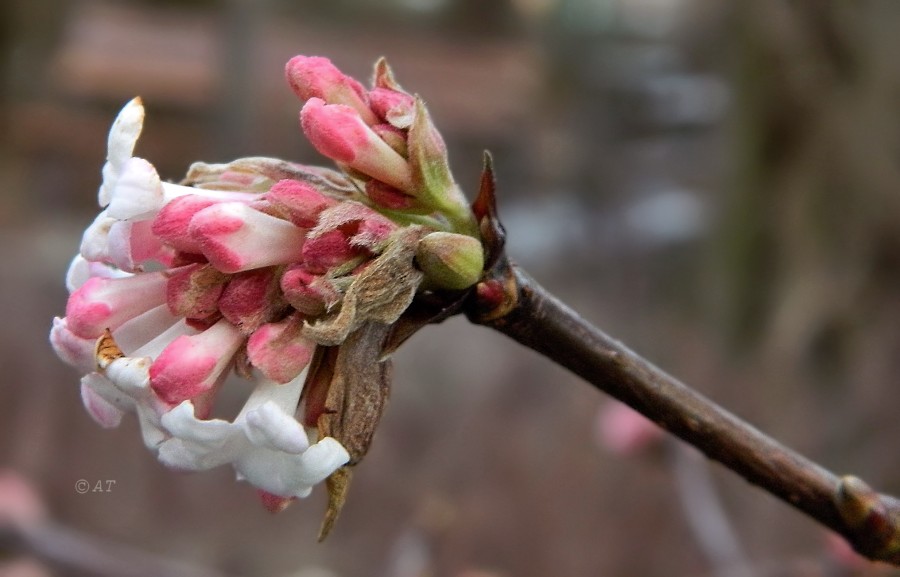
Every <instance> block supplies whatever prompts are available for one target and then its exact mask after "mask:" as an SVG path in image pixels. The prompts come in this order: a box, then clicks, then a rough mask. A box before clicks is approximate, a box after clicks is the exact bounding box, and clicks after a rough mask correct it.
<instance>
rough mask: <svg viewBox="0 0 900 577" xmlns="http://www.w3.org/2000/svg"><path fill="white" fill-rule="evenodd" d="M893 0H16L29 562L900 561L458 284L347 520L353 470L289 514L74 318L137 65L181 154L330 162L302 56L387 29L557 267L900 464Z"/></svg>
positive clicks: (818, 449) (5, 238)
mask: <svg viewBox="0 0 900 577" xmlns="http://www.w3.org/2000/svg"><path fill="white" fill-rule="evenodd" d="M898 26H900V3H897V2H896V1H894V0H867V1H859V2H853V3H847V2H841V1H839V0H793V1H787V0H741V1H735V2H727V1H725V0H494V1H491V2H483V1H479V0H332V1H330V2H313V1H303V0H193V1H189V0H183V1H177V0H168V1H149V0H147V1H137V0H129V1H124V0H123V1H118V2H112V1H106V2H103V1H100V0H68V1H66V0H6V1H4V2H3V3H0V55H2V60H0V66H2V69H0V73H2V78H3V82H2V92H0V191H2V193H0V239H2V242H0V255H2V262H3V263H5V264H4V265H3V266H2V267H0V303H2V305H0V311H2V315H3V317H2V319H3V321H2V324H0V374H2V378H0V575H3V576H13V575H17V576H22V575H31V576H41V575H60V576H68V575H75V576H81V575H132V574H133V575H153V574H156V575H197V576H200V575H210V576H212V575H233V576H237V575H243V576H248V577H256V576H263V577H269V576H272V577H282V576H284V577H288V576H291V577H345V576H346V577H355V576H384V577H425V576H436V577H437V576H450V577H513V576H515V577H545V576H550V575H554V576H556V575H559V576H576V577H578V576H595V575H611V576H612V575H635V576H666V577H670V576H681V575H700V576H705V575H710V576H722V577H744V576H747V577H749V576H801V575H802V576H816V575H828V576H835V575H838V576H839V575H889V574H898V573H897V572H896V571H892V570H891V569H890V568H888V567H885V566H877V565H871V564H868V563H865V562H861V561H860V560H859V559H856V558H854V557H853V555H852V554H850V553H848V551H847V550H846V549H845V548H844V547H843V546H842V544H841V542H840V540H836V539H834V538H832V537H831V536H829V535H828V534H827V533H826V532H825V531H824V530H823V529H821V528H820V527H818V526H817V525H815V524H814V523H813V522H811V521H810V520H808V519H806V518H805V517H803V516H802V515H801V514H799V513H797V512H795V511H793V510H792V509H789V508H788V507H786V506H785V505H783V504H781V503H780V502H777V501H775V499H774V498H772V497H769V496H768V495H766V494H764V493H762V492H761V491H759V490H757V489H755V488H753V487H750V486H749V485H747V484H746V483H745V482H743V481H742V480H740V479H739V478H737V477H736V476H734V475H732V474H731V473H730V472H728V471H725V470H724V469H722V468H721V467H719V466H717V465H712V466H709V465H706V464H705V463H704V461H703V460H702V459H698V458H696V455H694V454H693V453H691V452H690V451H687V450H685V449H684V448H683V447H681V446H680V445H679V444H678V443H675V442H672V441H671V440H666V439H664V438H659V437H658V436H657V435H655V434H654V433H653V430H652V428H650V429H648V428H647V427H646V426H645V424H644V423H642V422H641V421H640V420H639V419H637V418H635V417H634V415H632V414H629V413H628V412H627V411H623V410H622V409H621V408H620V407H618V406H617V405H615V404H614V403H612V402H611V401H610V400H609V399H608V398H606V397H605V396H603V395H602V394H599V393H598V392H597V391H595V390H593V389H592V388H590V387H589V386H587V385H585V384H584V383H582V382H580V381H579V380H578V379H576V378H574V377H573V376H571V375H569V374H567V373H566V372H565V371H563V370H562V369H559V368H557V367H555V366H554V365H552V364H551V363H550V362H548V361H546V360H544V359H541V358H539V357H537V356H536V355H534V354H532V353H530V352H529V351H527V350H525V349H522V348H520V347H519V346H517V345H515V344H514V343H512V342H508V341H507V340H505V338H504V337H502V336H501V335H499V334H493V333H491V332H490V331H488V330H485V329H483V328H477V327H473V326H470V325H468V324H467V323H466V322H465V321H464V320H462V319H453V320H450V321H448V322H446V323H444V324H443V325H440V326H435V327H429V328H427V329H425V330H424V331H422V332H421V333H419V334H418V335H416V337H415V338H414V339H412V341H411V342H409V343H408V344H407V345H405V346H404V347H403V349H402V350H401V351H400V352H399V353H398V354H397V355H396V370H395V383H394V390H393V396H392V401H391V404H390V406H389V408H388V411H387V414H386V416H385V418H384V421H383V424H382V426H381V428H380V430H379V432H378V435H377V438H376V442H375V444H374V447H373V449H372V451H371V452H370V453H369V455H368V457H367V459H366V460H365V462H364V463H363V464H362V465H361V466H359V467H358V468H357V472H356V475H355V481H354V484H355V486H354V487H353V490H352V492H351V495H350V499H349V502H348V504H347V507H346V509H345V510H344V513H343V515H342V518H341V519H340V522H339V523H338V525H337V528H336V530H335V531H334V532H333V534H332V535H331V536H330V537H329V539H328V540H327V541H326V542H325V543H324V544H317V543H316V542H315V536H316V532H317V528H318V523H319V521H320V515H321V513H322V512H323V510H324V507H325V499H324V494H323V493H324V492H323V491H322V490H318V491H317V492H316V493H314V495H313V496H312V497H311V498H309V499H307V500H305V501H300V502H297V503H295V504H294V505H293V506H292V507H290V508H289V509H288V510H287V511H285V512H283V513H281V514H279V515H276V516H272V515H270V514H269V513H267V512H266V511H265V510H263V508H262V507H261V506H259V503H258V501H257V499H256V497H255V494H254V491H253V490H252V489H251V488H250V487H248V486H246V485H243V484H239V483H236V482H234V479H233V474H232V473H231V471H230V469H225V468H223V469H221V470H216V471H212V472H209V473H204V474H195V475H182V474H176V473H173V472H171V471H168V470H166V469H164V468H163V467H162V466H161V465H159V464H158V463H157V462H156V461H155V459H154V457H153V456H152V455H151V454H149V453H148V452H147V451H146V450H145V449H144V447H143V445H142V442H141V439H140V436H139V433H138V431H137V426H136V424H135V423H134V421H133V420H127V421H126V422H125V423H123V425H122V427H121V428H120V429H119V430H114V431H104V430H101V429H100V427H98V426H97V425H96V424H95V423H94V422H93V421H91V419H90V417H89V416H88V415H87V413H86V412H85V411H84V410H83V409H82V407H81V402H80V398H79V392H78V386H77V385H78V377H77V375H76V374H75V372H74V371H73V370H71V369H70V368H69V367H67V366H65V365H64V364H63V363H62V362H60V361H58V360H57V359H56V357H55V355H54V354H53V352H52V351H51V349H50V347H49V345H48V343H47V332H48V330H49V327H50V321H51V318H52V317H53V316H54V315H61V314H63V311H64V306H65V300H66V292H65V289H64V287H63V276H64V272H65V269H66V266H67V263H68V261H69V259H70V258H71V256H72V255H73V254H74V252H75V251H76V249H77V246H78V243H79V240H80V237H81V231H82V230H83V229H84V227H85V226H86V225H87V224H88V223H90V222H91V220H92V219H93V217H94V215H95V214H96V212H97V207H96V204H95V203H96V195H95V193H96V189H97V187H98V185H99V182H100V168H101V166H102V163H103V160H104V157H105V152H106V150H105V148H106V142H105V141H106V135H107V131H108V127H109V125H110V123H111V121H112V119H113V118H114V115H115V113H116V111H117V110H118V109H119V108H120V107H121V106H122V105H123V104H124V103H125V102H126V101H127V100H128V99H130V98H131V97H133V96H135V95H140V96H142V97H143V99H144V102H145V104H146V106H147V113H148V117H147V121H146V124H145V130H144V135H143V137H142V139H141V141H140V143H139V144H138V149H137V154H138V155H140V156H143V157H145V158H148V159H149V160H151V161H152V162H153V163H154V164H155V165H156V166H157V167H158V169H159V171H160V173H161V174H162V175H163V177H165V178H169V179H171V180H178V179H179V178H180V176H181V175H182V174H183V173H184V171H185V169H186V168H187V166H188V165H189V164H190V163H191V162H192V161H194V160H205V161H210V162H221V161H226V160H230V159H232V158H236V157H239V156H256V155H270V156H277V157H283V158H286V159H291V160H298V161H302V162H307V163H320V162H321V163H324V162H325V161H324V160H323V159H321V158H320V157H318V155H317V154H316V153H315V151H313V150H312V148H311V147H310V146H309V145H308V144H307V143H306V142H305V141H304V139H303V137H302V135H301V133H300V131H299V129H298V126H297V112H298V110H299V104H298V102H296V101H295V99H294V97H293V95H292V93H291V92H290V90H289V89H288V88H287V86H286V84H285V82H284V80H283V76H282V70H283V65H284V63H285V62H286V61H287V59H288V58H289V57H290V56H292V55H294V54H300V53H303V54H309V55H324V56H328V57H330V58H331V59H332V60H333V61H334V62H335V63H336V64H337V65H338V66H339V67H341V68H342V69H343V70H344V71H345V72H348V73H351V74H353V75H356V76H357V77H360V78H368V77H369V74H370V71H371V65H372V63H373V62H374V60H375V59H376V58H377V57H378V56H381V55H384V56H386V57H387V58H388V59H389V61H390V63H391V64H392V65H393V67H394V70H395V73H396V74H397V77H398V79H399V81H400V82H401V83H402V84H403V85H404V86H405V87H406V88H407V89H408V90H410V91H412V92H417V93H420V94H421V95H422V96H423V97H424V98H425V99H426V101H427V102H428V104H429V107H430V109H431V112H432V115H433V116H434V118H435V121H436V123H437V124H438V126H439V127H440V128H441V129H442V130H443V133H444V135H445V137H446V139H447V141H448V145H449V148H450V151H451V163H452V165H453V168H454V171H455V174H456V176H457V179H458V181H459V182H460V183H461V184H462V185H463V187H464V188H466V189H467V190H468V191H469V192H470V194H471V192H472V191H474V189H475V187H476V185H477V179H478V173H479V170H480V165H481V154H482V151H483V150H484V149H490V150H491V151H492V152H493V154H494V158H495V166H496V170H497V173H498V178H499V195H500V203H501V216H503V217H504V220H505V223H506V225H507V228H508V230H509V236H510V248H509V250H510V253H511V254H512V256H513V257H514V258H515V259H516V260H518V261H519V262H520V263H522V264H523V265H524V266H525V267H526V268H527V269H528V270H529V271H530V272H531V273H532V274H533V275H534V276H536V277H537V278H538V279H539V281H540V282H541V283H543V284H544V285H545V286H547V287H548V288H549V289H550V290H552V291H553V292H555V293H556V294H557V295H558V296H560V297H561V298H562V299H563V300H565V301H566V302H568V303H569V304H570V305H572V306H573V307H574V308H575V309H576V310H578V311H580V312H581V313H582V314H583V315H584V316H585V317H586V318H588V319H590V320H591V321H592V322H594V323H596V324H597V325H598V326H600V327H601V328H603V329H604V330H606V331H607V332H609V333H611V334H612V335H614V336H616V337H617V338H620V339H621V340H623V341H624V342H626V343H628V345H629V346H630V347H631V348H633V349H634V350H636V351H638V352H640V353H641V354H643V355H644V356H646V357H647V358H649V359H651V360H653V361H654V362H655V363H657V364H659V365H660V366H661V367H663V368H664V369H666V370H667V371H669V372H671V373H672V374H674V375H676V376H678V377H679V378H681V379H682V380H684V381H685V382H687V383H689V384H690V385H691V386H693V387H695V388H697V389H699V390H701V391H703V392H704V393H706V394H707V395H709V396H711V397H712V398H714V399H715V400H717V401H719V402H720V403H722V404H724V405H725V406H726V407H728V408H730V409H731V410H733V411H734V412H735V413H737V414H738V415H740V416H742V417H744V418H746V419H748V420H749V421H750V422H752V423H754V424H756V425H757V426H759V427H760V428H761V429H763V430H765V431H767V432H769V433H771V434H772V435H774V436H775V437H776V438H779V439H780V440H782V441H784V442H785V443H786V444H788V445H790V446H792V447H794V448H796V449H798V450H799V451H801V452H802V453H804V454H806V455H808V456H810V457H812V458H813V459H815V460H817V461H819V462H821V463H822V464H824V465H825V466H827V467H829V468H832V469H834V470H835V471H836V472H838V473H844V472H854V473H856V474H859V475H860V476H862V477H863V478H865V479H866V480H867V481H869V482H870V483H871V484H872V485H873V486H875V487H877V488H879V489H882V490H884V491H887V492H891V493H894V494H897V493H900V459H898V458H897V457H898V450H897V441H896V440H897V439H898V438H900V418H898V417H897V414H898V409H900V391H898V384H900V383H898V380H900V379H898V375H900V297H898V295H900V272H898V271H900V267H898V265H900V59H898V58H897V56H896V55H897V54H898V53H900V35H898V34H897V32H896V31H897V30H898ZM80 480H86V481H88V482H89V483H90V487H91V490H90V491H88V492H87V493H86V494H80V493H79V492H78V491H76V483H77V482H78V481H80ZM109 481H113V483H109ZM98 483H100V485H99V488H100V489H101V490H96V489H97V488H98ZM11 526H16V527H20V530H16V531H10V530H9V527H11ZM3 527H6V530H3ZM21 527H26V528H27V530H21ZM23 534H25V535H27V536H30V537H27V538H23V537H22V535H23ZM116 563H118V565H117V564H116ZM129 570H130V571H132V572H131V573H129Z"/></svg>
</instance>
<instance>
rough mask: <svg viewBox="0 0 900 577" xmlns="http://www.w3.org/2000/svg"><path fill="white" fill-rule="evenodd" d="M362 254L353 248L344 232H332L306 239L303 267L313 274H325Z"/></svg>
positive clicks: (358, 249) (356, 248)
mask: <svg viewBox="0 0 900 577" xmlns="http://www.w3.org/2000/svg"><path fill="white" fill-rule="evenodd" d="M361 254H363V251H362V250H361V249H360V248H358V247H354V246H352V245H351V244H350V239H349V238H348V237H347V235H346V234H345V233H344V232H343V231H341V230H330V231H328V232H325V233H322V234H321V235H319V236H317V237H315V238H308V239H306V244H304V245H303V265H304V267H305V268H306V269H307V270H309V271H310V272H312V273H315V274H324V273H326V272H327V271H328V270H329V269H331V268H334V267H336V266H339V265H342V264H344V263H346V262H348V261H350V260H352V259H353V258H356V257H358V256H360V255H361Z"/></svg>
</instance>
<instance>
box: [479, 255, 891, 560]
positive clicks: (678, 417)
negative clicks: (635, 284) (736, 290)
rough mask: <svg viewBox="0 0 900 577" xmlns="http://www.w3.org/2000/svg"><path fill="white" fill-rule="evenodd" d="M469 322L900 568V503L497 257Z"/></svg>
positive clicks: (864, 551) (865, 552)
mask: <svg viewBox="0 0 900 577" xmlns="http://www.w3.org/2000/svg"><path fill="white" fill-rule="evenodd" d="M467 315H468V317H469V319H470V320H471V321H472V322H474V323H477V324H482V325H485V326H488V327H491V328H493V329H495V330H498V331H500V332H501V333H503V334H505V335H507V336H509V337H511V338H513V339H514V340H516V341H518V342H519V343H521V344H523V345H525V346H526V347H528V348H530V349H533V350H535V351H537V352H539V353H541V354H542V355H544V356H546V357H548V358H549V359H551V360H553V361H554V362H556V363H558V364H560V365H562V366H564V367H566V368H568V369H569V370H571V371H572V372H573V373H575V374H577V375H579V376H581V377H582V378H584V379H585V380H587V381H588V382H589V383H591V384H592V385H594V386H595V387H597V388H598V389H601V390H603V391H605V392H606V393H608V394H610V395H612V396H613V397H615V398H617V399H619V400H620V401H622V402H624V403H625V404H627V405H629V406H631V407H632V408H634V409H636V410H637V411H639V412H641V413H642V414H643V415H645V416H646V417H648V418H649V419H651V420H653V421H654V422H656V423H657V424H658V425H659V426H661V427H663V428H664V429H666V430H667V431H669V432H671V433H673V434H675V435H677V436H678V437H680V438H681V439H683V440H684V441H687V442H688V443H690V444H691V445H693V446H694V447H696V448H698V449H699V450H700V451H702V452H703V453H705V454H706V455H707V456H708V457H709V458H711V459H714V460H716V461H718V462H720V463H722V464H723V465H725V466H726V467H728V468H729V469H731V470H732V471H734V472H735V473H737V474H738V475H740V476H742V477H743V478H745V479H746V480H747V481H749V482H750V483H753V484H754V485H757V486H759V487H761V488H762V489H764V490H766V491H768V492H769V493H771V494H773V495H775V496H776V497H778V498H780V499H782V500H783V501H785V502H787V503H789V504H791V505H793V506H794V507H796V508H797V509H799V510H800V511H802V512H804V513H806V514H807V515H809V516H810V517H812V518H813V519H816V520H817V521H819V522H820V523H822V524H823V525H825V526H826V527H828V528H830V529H832V530H833V531H835V532H837V533H840V534H841V535H843V536H844V537H845V538H846V539H847V540H848V541H849V542H850V543H852V544H853V546H854V547H855V548H856V549H857V551H859V552H860V553H861V554H863V555H865V556H867V557H869V558H870V559H876V560H881V561H887V562H890V563H893V564H895V565H900V502H898V500H897V499H895V498H893V497H890V496H887V495H880V494H878V493H876V492H875V491H873V490H872V489H870V488H869V487H868V486H867V485H866V484H865V483H863V482H862V481H861V480H859V479H858V478H856V477H852V476H847V477H838V476H836V475H835V474H833V473H831V472H830V471H828V470H826V469H824V468H823V467H821V466H819V465H817V464H816V463H814V462H812V461H810V460H809V459H807V458H805V457H803V456H802V455H800V454H798V453H796V452H794V451H792V450H791V449H789V448H787V447H785V446H784V445H782V444H780V443H779V442H777V441H775V440H774V439H772V438H771V437H769V436H767V435H765V434H764V433H762V432H761V431H759V430H758V429H756V428H755V427H753V426H752V425H750V424H748V423H746V422H744V421H742V420H741V419H739V418H738V417H736V416H735V415H733V414H731V413H730V412H728V411H726V410H725V409H723V408H722V407H720V406H718V405H717V404H715V403H714V402H713V401H711V400H710V399H708V398H706V397H704V396H703V395H701V394H700V393H698V392H696V391H694V390H692V389H690V388H689V387H687V386H685V385H684V384H682V383H681V382H679V381H678V380H677V379H675V378H673V377H671V376H669V375H668V374H666V373H665V372H663V371H662V370H661V369H659V368H657V367H655V366H654V365H652V364H651V363H649V362H648V361H646V360H645V359H643V358H641V357H640V356H639V355H637V354H635V353H634V352H632V351H631V350H629V349H628V348H627V347H625V346H624V345H623V344H621V343H619V342H617V341H616V340H614V339H612V338H610V337H609V336H607V335H606V334H604V333H603V331H601V330H600V329H598V328H596V327H594V326H592V325H591V324H590V323H588V322H586V321H585V320H584V319H582V318H581V317H580V316H579V315H578V314H577V313H575V312H574V311H573V310H572V309H570V308H568V307H567V306H566V305H565V304H563V303H561V302H560V301H559V300H557V299H556V298H555V297H554V296H552V295H551V294H549V293H548V292H547V291H546V290H545V289H544V288H543V287H541V286H540V285H539V284H537V282H535V281H534V280H533V279H532V278H531V277H529V276H528V275H527V274H526V273H525V272H524V271H522V270H521V269H520V268H518V267H517V266H516V265H513V264H509V263H507V262H505V259H500V262H498V264H497V266H495V267H494V269H493V271H492V273H489V275H488V277H486V279H485V280H483V282H482V283H480V284H479V286H478V287H477V290H476V291H475V292H474V299H473V302H472V303H471V306H470V307H469V309H468V311H467Z"/></svg>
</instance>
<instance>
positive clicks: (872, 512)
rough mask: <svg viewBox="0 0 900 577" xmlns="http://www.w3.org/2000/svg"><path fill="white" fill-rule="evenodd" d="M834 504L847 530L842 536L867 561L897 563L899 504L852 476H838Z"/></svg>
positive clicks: (898, 557)
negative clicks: (867, 558)
mask: <svg viewBox="0 0 900 577" xmlns="http://www.w3.org/2000/svg"><path fill="white" fill-rule="evenodd" d="M834 502H835V505H836V506H837V509H838V512H839V513H840V515H841V518H842V519H843V520H844V523H846V524H847V528H848V531H847V533H846V534H845V537H847V539H848V540H849V541H850V542H851V543H852V544H853V547H854V548H855V549H856V550H857V551H858V552H859V553H861V554H863V555H865V556H866V557H869V558H870V559H875V560H880V561H887V562H889V563H894V564H898V563H900V501H898V500H897V499H896V498H894V497H891V496H888V495H882V494H879V493H878V492H876V491H875V490H874V489H872V488H871V487H870V486H869V485H868V484H867V483H866V482H865V481H863V480H862V479H860V478H859V477H855V476H853V475H845V476H844V477H841V479H840V481H839V483H838V486H837V490H836V491H835V496H834Z"/></svg>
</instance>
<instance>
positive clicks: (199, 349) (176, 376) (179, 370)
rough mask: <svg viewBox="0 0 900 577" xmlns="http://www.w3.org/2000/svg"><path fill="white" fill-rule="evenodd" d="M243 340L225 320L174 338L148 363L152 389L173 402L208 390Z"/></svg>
mask: <svg viewBox="0 0 900 577" xmlns="http://www.w3.org/2000/svg"><path fill="white" fill-rule="evenodd" d="M243 341H244V337H243V335H241V332H240V331H239V330H238V329H237V328H235V327H234V326H233V325H232V324H231V323H229V322H228V321H226V320H221V321H219V322H217V323H216V324H215V325H213V326H212V327H210V328H209V329H207V330H205V331H203V332H202V333H200V334H199V335H194V336H180V337H178V338H176V339H175V340H174V341H172V342H171V344H169V346H167V347H166V348H165V350H163V352H162V353H161V354H160V355H159V356H158V357H157V358H156V360H155V361H153V364H152V365H150V384H151V386H152V387H153V390H154V391H155V392H156V393H157V394H158V395H159V396H160V398H162V399H163V400H164V401H166V402H168V403H172V404H177V403H180V402H182V401H185V400H188V399H193V398H194V397H197V396H199V395H201V394H203V393H205V392H207V391H209V390H211V389H212V388H213V387H214V386H215V385H216V381H217V380H218V379H219V377H220V376H222V375H223V372H224V371H225V369H226V368H228V366H229V365H230V363H231V359H232V357H233V356H234V354H235V353H236V352H237V350H238V348H239V347H240V346H241V343H243Z"/></svg>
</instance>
